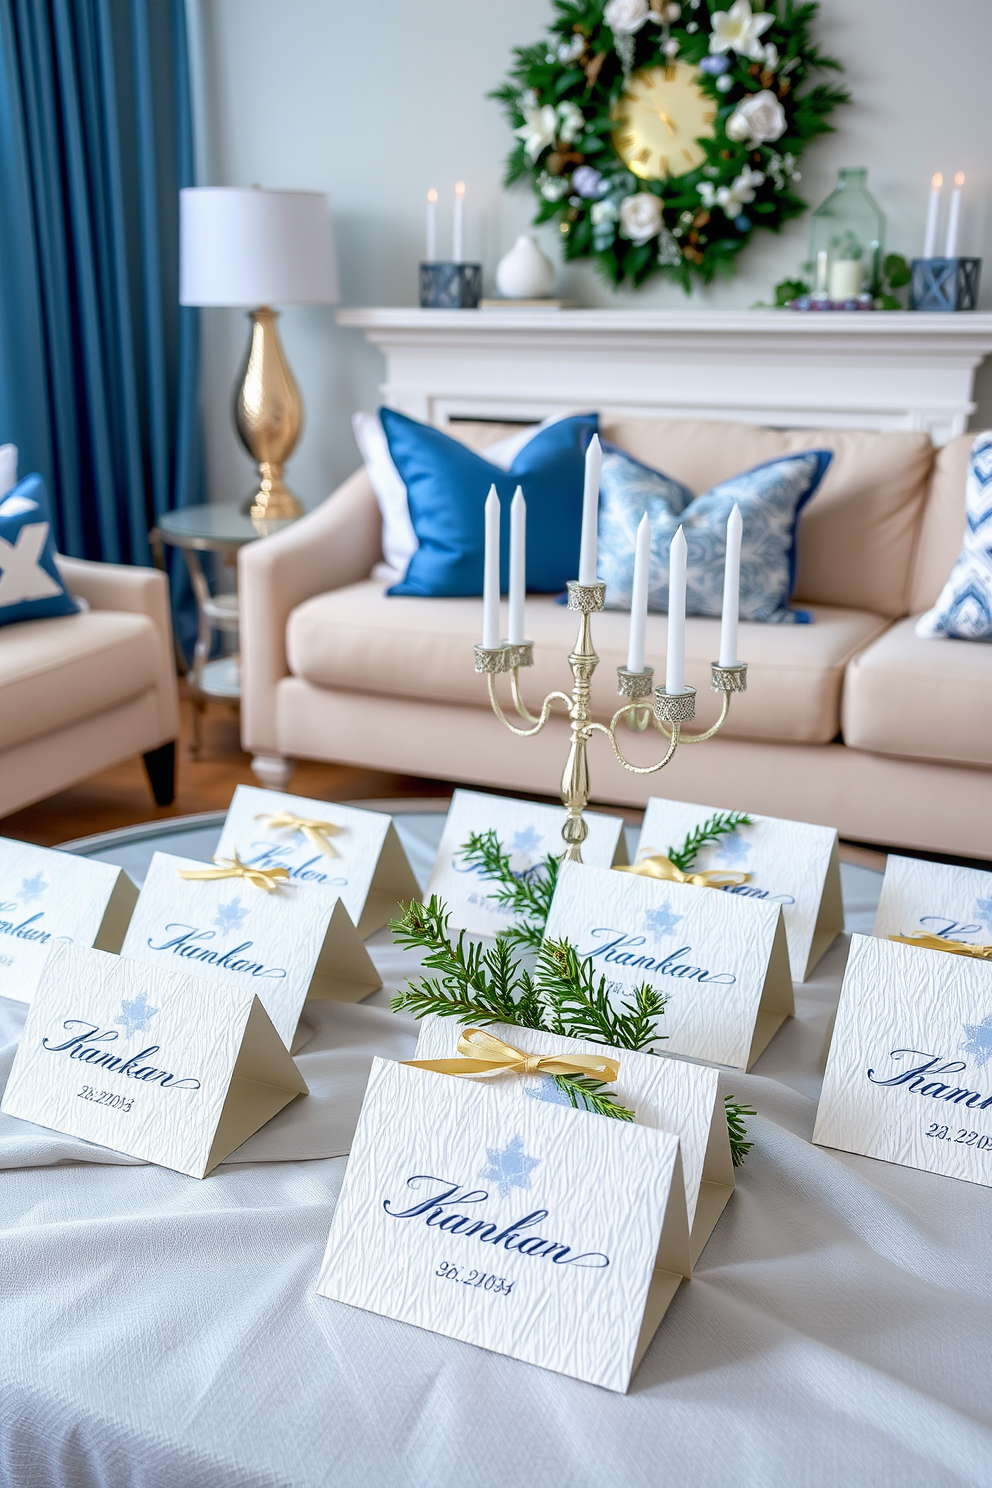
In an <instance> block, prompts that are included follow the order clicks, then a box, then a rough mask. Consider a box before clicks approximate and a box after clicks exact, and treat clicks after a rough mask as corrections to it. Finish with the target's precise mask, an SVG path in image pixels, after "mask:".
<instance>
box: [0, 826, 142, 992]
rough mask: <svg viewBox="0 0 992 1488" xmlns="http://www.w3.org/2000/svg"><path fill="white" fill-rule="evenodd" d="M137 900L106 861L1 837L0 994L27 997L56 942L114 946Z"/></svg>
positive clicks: (133, 890)
mask: <svg viewBox="0 0 992 1488" xmlns="http://www.w3.org/2000/svg"><path fill="white" fill-rule="evenodd" d="M137 898H138V890H137V889H136V888H135V886H134V884H133V883H132V882H131V880H130V879H129V878H128V876H127V874H126V873H125V872H124V871H123V869H121V868H115V867H114V866H113V865H112V864H111V863H99V862H97V861H96V860H95V859H92V858H80V857H77V856H76V855H75V854H74V853H66V852H56V851H54V850H53V849H52V848H49V847H35V846H34V845H33V844H32V843H30V842H15V841H14V840H12V839H11V838H9V837H0V997H12V998H14V1000H15V1001H17V1002H30V1001H31V999H32V997H33V996H34V992H35V988H36V987H37V985H38V978H39V977H40V976H41V973H42V970H43V969H44V965H45V961H46V960H47V958H48V952H49V950H50V949H51V947H52V945H53V944H54V942H55V941H57V940H71V941H74V942H75V943H76V944H77V945H88V946H96V947H97V948H98V949H99V950H102V951H119V950H120V948H121V942H122V941H123V939H124V932H125V931H126V929H127V924H128V920H129V919H130V918H131V911H132V910H133V909H134V905H135V901H136V900H137Z"/></svg>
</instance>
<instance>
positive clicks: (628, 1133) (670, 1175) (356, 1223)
mask: <svg viewBox="0 0 992 1488" xmlns="http://www.w3.org/2000/svg"><path fill="white" fill-rule="evenodd" d="M690 1269H691V1267H690V1259H689V1236H688V1226H687V1223H686V1213H685V1187H684V1182H683V1178H682V1164H681V1160H680V1156H679V1141H678V1138H677V1137H676V1136H674V1135H673V1134H672V1133H670V1132H662V1131H655V1130H653V1129H652V1128H651V1127H648V1126H642V1125H637V1124H636V1123H629V1122H624V1121H615V1120H612V1119H610V1118H609V1117H606V1116H597V1115H593V1114H591V1113H589V1112H587V1111H576V1110H573V1109H572V1108H571V1107H568V1108H565V1107H562V1106H557V1105H551V1104H549V1103H547V1102H545V1101H529V1100H521V1099H511V1100H507V1099H506V1098H505V1095H504V1093H503V1092H502V1091H501V1090H497V1089H488V1088H486V1087H485V1086H484V1085H481V1084H479V1083H477V1082H475V1081H471V1080H460V1079H455V1078H452V1077H451V1076H450V1075H440V1074H435V1073H433V1072H432V1071H428V1070H418V1069H411V1068H409V1067H408V1066H406V1065H400V1064H393V1063H389V1062H387V1061H385V1060H381V1059H375V1060H373V1063H372V1073H371V1075H370V1077H369V1084H368V1090H367V1092H366V1096H365V1103H364V1105H363V1107H362V1112H361V1116H360V1118H359V1122H358V1130H357V1132H356V1134H355V1141H354V1144H353V1146H352V1150H351V1157H350V1158H349V1160H348V1168H347V1172H346V1173H345V1178H344V1183H343V1185H342V1188H341V1195H340V1198H339V1199H338V1202H337V1207H336V1209H335V1211H334V1218H333V1221H332V1223H331V1232H330V1236H329V1238H328V1242H327V1251H326V1253H325V1256H324V1262H323V1266H322V1267H321V1272H320V1281H319V1283H318V1291H319V1293H320V1295H321V1296H323V1297H330V1298H332V1299H334V1300H335V1301H338V1302H347V1303H349V1304H350V1305H351V1306H353V1307H362V1308H365V1309H366V1310H367V1311H369V1312H376V1313H380V1314H382V1315H383V1316H385V1317H390V1318H396V1319H398V1320H399V1321H400V1322H405V1323H412V1324H414V1325H415V1326H417V1327H419V1328H428V1329H430V1330H431V1331H432V1332H434V1333H442V1334H445V1335H447V1336H448V1337H449V1338H456V1339H461V1340H462V1341H463V1342H465V1343H474V1344H477V1345H478V1346H479V1347H481V1348H486V1349H491V1350H493V1352H495V1353H499V1354H507V1355H509V1356H510V1357H511V1358H514V1359H520V1360H522V1361H523V1362H525V1363H528V1364H538V1365H540V1366H541V1367H542V1368H544V1369H552V1370H555V1371H557V1372H558V1373H561V1374H567V1375H572V1376H573V1377H575V1378H576V1379H582V1380H588V1381H590V1382H591V1383H592V1384H596V1385H603V1386H605V1387H606V1388H607V1389H610V1390H620V1391H624V1390H626V1389H627V1387H628V1385H629V1383H630V1378H631V1375H632V1374H633V1372H634V1369H635V1368H636V1367H637V1364H638V1362H639V1361H640V1358H641V1356H642V1354H643V1353H644V1350H645V1349H646V1348H647V1345H648V1343H649V1342H650V1340H651V1338H652V1337H653V1335H654V1332H655V1330H656V1328H657V1327H658V1324H659V1323H660V1321H661V1319H662V1317H663V1316H664V1313H665V1310H666V1309H667V1307H668V1304H669V1302H670V1301H671V1299H672V1297H673V1296H674V1295H675V1293H676V1291H677V1290H678V1287H679V1285H680V1283H681V1281H682V1280H683V1278H684V1277H687V1276H688V1275H689V1274H690Z"/></svg>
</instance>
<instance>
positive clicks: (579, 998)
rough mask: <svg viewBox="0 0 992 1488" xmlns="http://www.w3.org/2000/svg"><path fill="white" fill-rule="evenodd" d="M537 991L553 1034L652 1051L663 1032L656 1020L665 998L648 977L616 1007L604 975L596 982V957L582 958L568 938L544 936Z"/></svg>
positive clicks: (536, 974) (662, 1036) (659, 1015)
mask: <svg viewBox="0 0 992 1488" xmlns="http://www.w3.org/2000/svg"><path fill="white" fill-rule="evenodd" d="M534 985H535V988H536V990H537V993H538V995H539V997H540V998H541V1000H542V1001H543V1003H544V1005H545V1007H546V1008H547V1016H548V1027H549V1029H550V1031H551V1032H552V1033H560V1034H565V1035H567V1036H568V1037H569V1038H580V1039H588V1040H589V1041H590V1043H596V1044H611V1045H612V1046H613V1047H614V1048H615V1049H640V1050H649V1046H650V1045H651V1044H654V1043H655V1042H656V1041H657V1040H658V1039H661V1038H665V1037H666V1035H665V1034H659V1033H658V1031H657V1021H658V1019H659V1018H660V1017H661V1015H662V1013H663V1012H664V1011H665V1003H666V1002H667V1000H668V999H667V998H666V997H665V995H664V993H663V992H658V991H657V990H656V989H655V988H654V987H652V986H650V984H649V983H647V982H645V983H644V984H643V985H642V986H640V987H638V988H637V990H636V991H635V992H634V994H633V997H632V998H631V999H628V1000H627V1001H626V1002H622V1003H620V1005H619V1007H618V1006H615V1005H614V1003H613V1001H612V999H611V997H610V994H609V991H608V989H607V982H606V977H605V976H600V977H599V979H598V981H597V979H596V974H595V971H594V968H593V964H592V961H591V960H589V959H588V958H587V957H580V956H579V955H578V953H577V952H576V950H575V947H574V946H572V945H570V944H569V942H568V941H567V940H546V941H544V942H543V944H542V946H541V949H540V952H539V954H538V958H537V970H536V972H535V977H534Z"/></svg>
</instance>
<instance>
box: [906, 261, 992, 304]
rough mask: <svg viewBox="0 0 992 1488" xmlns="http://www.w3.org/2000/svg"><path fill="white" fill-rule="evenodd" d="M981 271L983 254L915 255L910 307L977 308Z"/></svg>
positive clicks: (910, 282) (910, 284) (911, 278)
mask: <svg viewBox="0 0 992 1488" xmlns="http://www.w3.org/2000/svg"><path fill="white" fill-rule="evenodd" d="M981 272H982V260H981V259H980V258H914V259H913V263H912V269H911V277H910V281H909V308H910V309H911V310H922V311H943V312H945V313H946V312H947V311H953V310H974V308H975V306H976V304H977V303H978V282H979V279H980V277H981Z"/></svg>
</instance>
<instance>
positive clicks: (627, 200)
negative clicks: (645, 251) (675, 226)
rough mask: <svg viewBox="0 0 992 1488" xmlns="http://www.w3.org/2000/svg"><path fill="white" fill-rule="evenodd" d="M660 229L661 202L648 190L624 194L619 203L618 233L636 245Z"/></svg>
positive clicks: (651, 236) (654, 234)
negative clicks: (630, 194) (628, 194)
mask: <svg viewBox="0 0 992 1488" xmlns="http://www.w3.org/2000/svg"><path fill="white" fill-rule="evenodd" d="M660 231H661V203H660V202H659V200H658V198H657V197H656V196H652V194H651V192H650V191H638V192H636V193H635V194H634V195H633V196H625V197H624V199H623V201H622V202H621V203H620V233H621V235H622V236H623V237H625V238H629V240H630V241H631V242H632V243H635V244H637V246H638V247H640V245H641V244H642V243H646V242H647V241H648V239H649V238H653V237H655V236H656V235H657V234H658V233H659V232H660Z"/></svg>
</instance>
